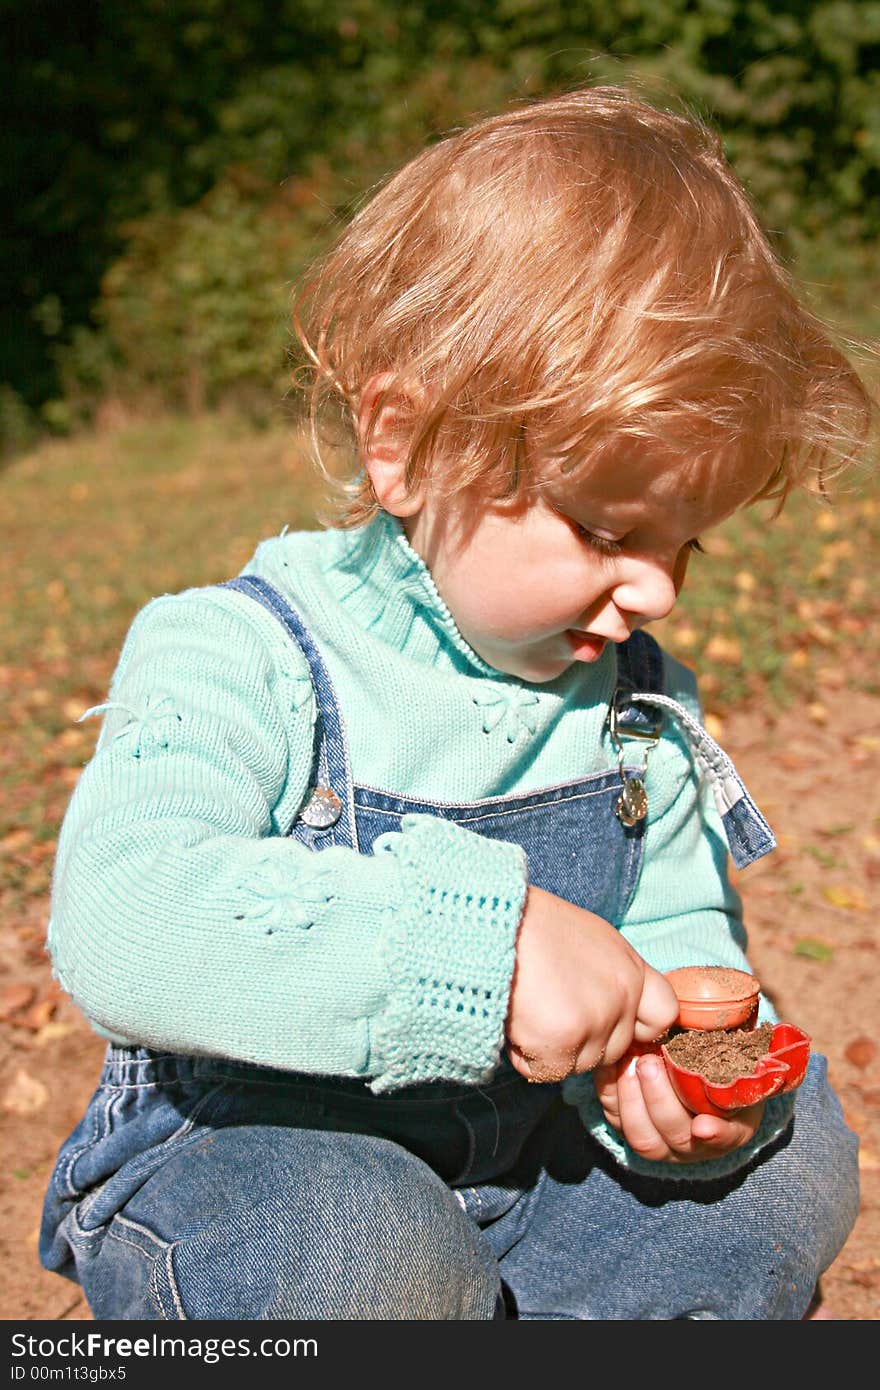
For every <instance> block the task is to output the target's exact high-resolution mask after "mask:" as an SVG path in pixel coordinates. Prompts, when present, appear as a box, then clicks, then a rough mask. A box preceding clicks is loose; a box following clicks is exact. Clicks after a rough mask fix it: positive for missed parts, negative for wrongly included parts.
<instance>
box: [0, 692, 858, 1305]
mask: <svg viewBox="0 0 880 1390" xmlns="http://www.w3.org/2000/svg"><path fill="white" fill-rule="evenodd" d="M826 680H827V687H826V688H823V689H820V691H819V692H818V697H817V699H816V701H815V702H814V703H813V704H811V705H810V707H809V710H807V711H805V710H804V709H803V708H800V707H798V708H795V709H793V710H791V711H788V712H786V713H785V714H784V715H783V716H782V717H781V718H780V719H779V720H778V722H776V723H775V725H770V724H769V723H768V722H767V721H766V719H763V718H762V717H760V716H757V715H756V714H755V713H754V712H751V713H745V712H743V713H740V714H737V715H735V716H731V717H729V718H728V719H725V720H724V723H723V727H722V728H721V729H720V730H719V731H718V732H719V734H720V737H721V739H722V741H723V743H724V746H725V747H726V748H727V750H728V751H729V752H730V754H731V755H732V757H733V758H734V759H735V761H736V762H737V765H738V767H739V770H740V772H741V774H742V775H743V777H744V780H745V781H746V784H747V785H748V786H749V789H750V790H751V791H752V793H753V795H754V796H755V799H756V800H757V802H758V805H759V806H760V807H761V809H762V810H763V811H764V813H765V814H766V816H767V818H768V819H769V820H770V822H771V824H772V825H773V827H774V829H775V831H776V833H777V838H778V840H779V849H778V850H777V851H776V852H775V853H774V854H772V855H770V856H768V857H767V858H766V859H764V860H761V861H759V862H758V863H757V864H755V865H753V866H752V867H751V868H749V869H748V870H746V871H745V872H743V873H742V874H740V875H739V876H738V878H737V886H738V888H739V890H740V892H741V893H742V896H743V899H744V903H745V912H746V921H747V924H748V926H749V932H750V938H751V958H752V964H753V968H754V970H755V973H756V974H757V975H758V977H759V978H760V980H761V982H762V984H763V986H764V988H765V990H766V992H767V993H768V994H769V995H770V996H771V997H772V998H773V999H774V1001H775V1003H776V1006H777V1008H778V1010H779V1012H780V1015H781V1017H782V1018H784V1019H787V1020H789V1021H790V1022H792V1023H796V1024H797V1025H798V1026H799V1027H801V1028H803V1029H805V1030H806V1031H807V1032H808V1033H809V1034H810V1035H811V1037H812V1040H813V1047H814V1049H815V1050H816V1051H821V1052H824V1053H825V1054H826V1055H827V1056H828V1058H829V1062H830V1070H831V1076H832V1079H833V1082H834V1084H835V1086H836V1088H837V1091H838V1094H839V1096H840V1099H841V1102H842V1104H843V1107H844V1111H845V1113H846V1116H847V1119H848V1121H849V1124H850V1126H851V1127H852V1128H853V1129H854V1130H855V1131H856V1132H857V1133H858V1134H859V1136H860V1140H861V1157H860V1163H861V1176H862V1208H861V1214H860V1216H859V1219H858V1221H857V1223H856V1226H855V1229H854V1230H853V1232H852V1235H851V1236H850V1239H849V1241H848V1242H847V1244H846V1246H845V1247H844V1249H843V1251H842V1252H841V1254H840V1255H839V1256H838V1258H837V1260H836V1261H835V1262H834V1264H833V1265H832V1266H831V1268H830V1269H829V1270H828V1271H827V1273H826V1275H825V1277H824V1279H823V1282H822V1296H823V1300H824V1308H825V1311H826V1312H827V1314H828V1315H829V1316H830V1317H832V1318H834V1319H837V1320H850V1321H869V1320H875V1319H876V1318H877V1316H878V1312H880V1048H878V1009H877V1000H878V990H877V966H878V948H880V932H878V922H877V915H876V903H877V897H878V892H877V890H878V885H880V775H878V774H880V699H877V698H873V697H871V696H868V695H862V694H859V693H858V692H852V691H848V690H845V689H843V688H842V686H843V676H842V673H841V677H840V679H839V680H838V679H835V673H834V672H833V671H827V672H826ZM45 916H46V908H45V903H44V902H37V903H34V904H33V906H32V908H31V909H30V911H29V918H28V920H27V921H24V922H22V921H19V922H6V923H4V924H3V927H2V928H0V936H2V951H0V1005H2V1011H3V1013H4V1015H5V1016H4V1018H3V1021H2V1022H0V1107H2V1108H0V1121H2V1137H0V1172H2V1173H3V1175H4V1179H5V1183H4V1189H3V1195H2V1198H0V1275H2V1277H0V1318H2V1319H5V1320H29V1319H51V1320H61V1319H80V1320H86V1319H89V1317H90V1313H89V1310H88V1308H87V1306H86V1304H85V1302H84V1300H83V1298H82V1296H81V1295H80V1294H79V1292H78V1289H77V1287H76V1286H75V1285H73V1284H70V1283H68V1282H67V1281H66V1280H63V1279H60V1278H59V1277H57V1276H56V1275H52V1274H47V1273H46V1272H45V1271H43V1270H42V1269H41V1267H40V1265H39V1263H38V1261H37V1253H36V1242H37V1227H38V1222H39V1215H40V1204H41V1200H42V1193H43V1189H44V1186H45V1182H46V1179H47V1176H48V1173H49V1170H50V1168H51V1165H52V1162H53V1159H54V1156H55V1153H56V1150H57V1147H58V1145H59V1143H60V1142H61V1140H62V1139H63V1138H64V1137H65V1136H66V1135H67V1133H68V1131H69V1130H70V1129H71V1128H72V1127H73V1125H74V1124H75V1123H76V1122H77V1120H78V1119H79V1116H80V1114H81V1111H82V1108H83V1106H84V1104H85V1102H86V1099H87V1097H88V1096H89V1094H90V1093H91V1091H92V1089H93V1087H94V1084H95V1081H96V1079H97V1075H98V1071H99V1067H100V1060H101V1054H102V1045H101V1043H100V1042H99V1040H98V1039H97V1038H96V1037H95V1035H94V1034H93V1033H92V1032H91V1030H90V1029H89V1027H88V1025H87V1024H86V1023H85V1021H84V1019H83V1018H82V1016H81V1015H80V1014H79V1012H78V1010H77V1009H76V1008H75V1006H74V1005H73V1004H72V1003H71V1002H70V1000H68V999H67V998H66V997H64V996H59V995H58V993H57V991H56V990H55V989H54V988H53V986H52V983H51V980H50V975H49V969H48V964H47V961H46V957H45V955H44V953H43V949H42V935H43V931H44V928H45Z"/></svg>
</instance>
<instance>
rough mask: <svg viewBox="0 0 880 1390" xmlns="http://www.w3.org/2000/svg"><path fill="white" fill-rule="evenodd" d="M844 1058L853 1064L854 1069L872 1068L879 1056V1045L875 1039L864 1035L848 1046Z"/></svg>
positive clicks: (854, 1039)
mask: <svg viewBox="0 0 880 1390" xmlns="http://www.w3.org/2000/svg"><path fill="white" fill-rule="evenodd" d="M844 1056H845V1057H846V1059H847V1061H848V1062H852V1064H853V1066H854V1067H867V1066H870V1064H871V1063H872V1062H873V1060H874V1058H875V1057H876V1056H877V1044H876V1043H875V1042H874V1041H873V1039H871V1038H867V1037H865V1036H864V1035H863V1036H861V1037H858V1038H853V1040H852V1042H851V1043H848V1044H847V1046H846V1048H845V1050H844Z"/></svg>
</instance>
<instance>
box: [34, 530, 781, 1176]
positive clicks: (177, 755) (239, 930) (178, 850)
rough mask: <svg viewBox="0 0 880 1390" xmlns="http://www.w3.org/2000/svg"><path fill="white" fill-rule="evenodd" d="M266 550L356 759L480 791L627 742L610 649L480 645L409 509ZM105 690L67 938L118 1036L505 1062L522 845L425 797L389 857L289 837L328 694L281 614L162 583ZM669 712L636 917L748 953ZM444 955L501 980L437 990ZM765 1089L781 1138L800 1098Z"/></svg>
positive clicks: (416, 1062) (721, 951)
mask: <svg viewBox="0 0 880 1390" xmlns="http://www.w3.org/2000/svg"><path fill="white" fill-rule="evenodd" d="M244 572H245V573H250V574H255V575H260V576H262V577H263V578H265V579H266V580H268V581H269V583H271V584H273V585H274V586H275V587H276V588H277V589H278V590H279V591H280V592H281V593H282V594H283V595H284V596H285V597H286V598H288V599H289V601H290V602H291V603H292V604H293V605H294V607H296V608H297V609H298V611H299V612H300V613H301V614H302V616H303V618H304V620H305V622H306V624H307V626H308V627H309V629H310V631H311V632H312V635H313V637H314V638H315V640H316V642H317V643H318V646H319V648H320V650H321V653H322V655H323V657H324V660H325V662H326V665H327V668H328V670H329V673H330V677H331V679H332V681H333V684H334V687H335V690H336V694H337V697H338V700H339V705H340V708H341V712H342V717H343V721H344V724H345V729H346V735H347V740H348V745H349V752H350V757H351V771H352V777H353V780H354V781H355V782H356V783H359V784H361V785H367V786H372V787H379V788H386V789H390V790H393V791H396V792H398V793H399V794H401V795H405V796H411V797H418V798H425V799H434V800H443V801H454V802H463V801H473V800H477V799H479V798H482V797H487V796H504V795H510V794H513V793H517V792H527V791H530V790H533V789H536V788H541V787H547V786H551V785H554V784H556V783H560V782H566V781H570V780H572V779H574V778H579V777H582V776H585V775H587V774H589V773H591V772H594V771H599V770H603V769H606V768H608V767H612V766H614V765H615V764H616V755H615V752H614V748H613V746H612V745H611V743H610V741H609V738H608V735H607V730H606V729H605V727H604V725H605V716H606V713H607V707H608V701H609V699H610V697H611V694H612V690H613V686H614V675H615V655H614V651H613V650H612V649H609V650H607V651H606V652H605V653H604V654H603V656H602V658H601V659H600V660H599V661H598V662H596V663H595V664H593V665H582V664H578V665H574V666H572V667H571V668H570V670H568V671H567V672H566V673H565V674H564V675H563V676H561V677H560V678H559V679H558V680H556V681H554V682H552V683H549V684H546V685H533V686H530V685H527V684H525V683H523V682H520V681H518V680H516V679H515V678H512V677H508V676H504V675H501V674H499V673H498V672H497V671H495V670H493V669H491V668H490V667H488V666H487V665H486V664H485V663H484V662H483V661H482V660H481V659H480V658H479V657H478V656H477V655H476V654H475V653H474V652H473V651H472V650H471V648H470V647H469V646H468V645H467V644H466V643H465V641H464V640H463V638H462V637H461V635H460V633H459V632H458V630H457V628H456V625H455V622H454V620H453V618H452V616H451V614H450V613H449V611H448V609H447V608H446V606H445V604H444V603H443V601H442V599H441V598H440V596H439V594H438V592H437V590H436V588H435V586H434V584H433V582H432V580H431V577H430V575H429V573H428V571H427V570H426V568H425V566H424V565H423V563H422V561H421V560H420V559H419V558H418V556H417V555H416V554H415V553H414V552H413V551H412V549H411V548H410V546H409V544H408V543H407V541H406V538H405V536H404V535H403V533H402V531H401V529H400V527H399V525H398V523H397V522H396V521H394V520H392V519H391V518H389V517H386V516H380V517H379V518H378V519H377V520H376V521H374V522H373V523H372V524H371V525H370V526H368V527H366V528H363V529H361V530H359V531H354V532H350V531H334V530H328V531H320V532H319V531H316V532H303V533H295V534H284V533H282V535H281V536H279V537H277V538H273V539H271V540H268V541H265V542H264V543H263V544H262V545H260V546H259V547H258V549H257V551H256V554H255V556H254V558H253V560H252V561H251V562H250V563H249V564H248V566H247V567H246V570H245V571H244ZM667 690H668V693H669V694H670V695H672V696H673V697H674V698H676V699H678V700H679V701H681V702H682V703H683V704H685V705H686V706H687V707H689V708H690V710H691V711H693V712H695V713H697V712H698V704H697V697H696V690H695V685H694V680H693V677H692V675H691V674H690V672H688V671H687V670H686V669H685V668H684V667H682V666H680V665H679V664H678V663H676V662H674V661H672V660H671V659H667ZM95 712H103V713H104V715H105V718H104V722H103V727H102V730H101V734H100V737H99V740H98V744H97V747H96V750H95V754H94V756H93V758H92V760H91V762H90V763H89V765H88V766H87V767H86V768H85V770H84V772H83V774H82V776H81V778H80V780H79V783H78V785H77V787H76V790H75V792H74V794H73V797H72V799H71V803H70V806H69V808H68V811H67V814H66V817H65V820H64V824H63V827H62V832H61V836H60V840H59V847H58V854H57V859H56V866H55V874H54V883H53V894H52V909H51V921H50V927H49V948H50V951H51V954H52V957H53V961H54V965H55V969H56V972H57V975H58V978H59V980H60V982H61V984H62V985H63V987H64V988H65V989H66V990H67V991H68V992H69V993H70V995H71V996H72V997H73V998H74V1000H75V1001H76V1002H77V1003H78V1005H79V1006H80V1007H81V1009H82V1010H83V1012H84V1013H85V1014H86V1016H87V1017H88V1018H89V1019H90V1020H91V1022H92V1024H93V1026H94V1027H95V1029H96V1030H97V1031H98V1032H99V1033H100V1034H101V1035H103V1036H105V1037H107V1038H108V1039H111V1040H113V1041H117V1042H134V1043H137V1044H140V1045H144V1046H147V1047H150V1048H155V1049H161V1050H171V1051H175V1052H183V1053H205V1054H215V1055H222V1056H228V1057H232V1058H236V1059H240V1060H245V1061H249V1062H254V1063H260V1064H264V1065H267V1066H273V1067H280V1068H284V1069H290V1070H296V1071H306V1072H313V1073H325V1074H333V1075H346V1076H363V1077H364V1078H368V1079H369V1080H370V1083H371V1085H372V1087H373V1089H374V1090H376V1091H384V1090H390V1089H393V1088H396V1087H400V1086H403V1085H406V1084H408V1083H413V1082H424V1081H431V1080H437V1079H446V1080H452V1081H459V1082H464V1083H479V1082H480V1081H481V1080H484V1079H485V1078H486V1077H487V1076H488V1075H489V1074H490V1073H491V1071H492V1070H493V1068H494V1067H495V1065H496V1064H497V1062H498V1060H499V1057H500V1053H501V1049H502V1046H503V1042H504V1034H503V1028H504V1019H505V1015H506V1011H507V1003H508V995H509V989H510V981H511V976H512V972H513V965H514V947H515V938H516V932H517V927H518V924H519V919H520V915H521V912H522V907H523V902H524V896H525V891H526V885H527V882H528V865H527V863H526V860H525V855H524V853H523V851H522V850H521V849H520V848H519V847H518V846H516V845H511V844H506V843H502V842H500V841H496V840H489V839H486V838H484V837H481V836H479V835H477V834H475V833H473V832H471V831H468V830H465V829H463V828H461V827H459V826H456V825H453V824H451V823H450V822H448V821H445V820H441V819H439V818H435V817H432V816H422V815H418V816H410V817H407V818H405V819H404V820H403V822H402V824H401V829H400V832H399V833H393V834H387V835H384V836H383V837H381V839H380V840H379V841H378V842H377V844H376V846H375V847H374V851H373V853H371V854H365V855H359V854H357V853H356V852H354V851H353V850H349V849H346V848H342V847H334V848H329V849H327V850H324V851H322V852H321V853H320V854H315V853H313V852H311V851H309V850H308V849H307V848H306V847H304V846H302V845H300V844H298V843H297V842H296V841H294V840H293V839H291V838H289V837H288V836H287V835H286V832H287V830H288V829H289V827H290V825H291V823H292V821H293V819H294V817H295V815H296V814H297V811H298V809H299V808H300V806H301V805H302V803H303V800H304V797H305V795H306V793H307V790H308V778H309V773H310V769H311V761H312V741H313V726H314V719H315V704H314V698H313V692H312V686H311V681H310V677H309V672H308V667H307V665H306V663H305V660H304V658H303V657H302V655H301V653H300V652H299V650H298V648H296V647H295V646H294V645H293V643H292V642H291V640H290V639H289V638H288V637H287V636H286V634H285V632H284V630H283V629H282V627H281V625H280V624H279V623H278V622H277V620H276V619H275V618H274V617H273V616H272V615H271V614H269V613H268V612H266V611H265V609H263V608H262V607H261V606H260V605H259V604H257V603H255V602H253V600H252V599H250V598H249V597H247V596H246V595H243V594H241V593H239V592H236V591H234V590H229V589H220V588H213V587H212V588H203V589H191V590H188V591H186V592H184V593H182V594H177V595H167V594H166V595H163V596H162V597H160V598H157V599H154V600H153V601H152V602H151V603H150V604H148V605H147V607H146V608H145V609H144V610H143V611H142V612H141V613H139V614H138V616H137V617H136V619H135V621H134V623H133V624H132V627H131V630H130V632H129V635H128V637H127V639H126V642H125V645H124V648H123V651H122V654H121V656H120V660H119V664H118V667H117V670H116V673H115V675H114V678H113V682H112V686H111V690H110V693H109V699H108V702H107V704H106V705H104V706H101V707H99V710H98V711H95ZM667 724H668V729H667V732H666V735H665V736H664V738H663V739H662V741H661V743H660V745H659V747H657V748H656V749H655V750H654V752H653V753H652V755H651V760H650V767H649V772H648V787H649V793H650V809H649V820H648V825H647V831H646V842H645V843H646V852H645V858H644V864H643V868H642V872H641V877H640V881H639V884H638V888H637V891H636V893H635V896H634V899H633V901H632V904H631V906H630V909H629V911H628V913H627V915H626V919H625V920H624V921H622V922H621V923H619V926H620V929H621V931H622V932H623V933H624V935H625V936H626V938H627V939H628V940H629V941H630V942H631V943H632V945H633V946H634V947H635V948H636V950H638V951H639V952H640V953H641V954H642V955H643V956H644V957H645V958H646V959H647V960H648V961H649V962H650V963H651V964H652V965H654V966H656V967H657V968H658V969H659V970H667V969H671V968H673V967H675V966H680V965H687V964H693V963H695V962H700V963H704V962H717V963H720V964H726V965H732V966H735V967H738V968H744V967H745V968H748V967H747V964H746V961H745V956H744V954H743V951H744V945H745V937H744V933H743V929H742V925H741V921H740V915H739V901H738V898H737V896H736V894H735V893H734V891H733V890H732V888H731V887H730V885H729V884H728V882H727V877H726V842H725V840H724V834H723V830H722V829H721V826H720V822H719V820H718V816H717V813H716V811H715V808H714V805H713V800H712V797H711V795H710V794H708V793H707V789H706V788H703V787H701V785H700V782H699V779H698V776H697V774H696V773H695V770H694V766H693V761H692V758H691V755H690V752H689V749H688V745H687V742H686V740H685V739H684V737H683V736H682V735H681V734H680V732H679V731H677V730H676V728H675V725H674V721H667ZM429 904H430V907H431V912H430V915H429V914H428V913H427V911H426V908H427V906H428V905H429ZM429 922H430V928H429V925H428V924H429ZM269 927H271V928H272V930H271V931H270V930H267V928H269ZM426 978H429V979H431V980H437V981H441V982H445V983H451V984H452V985H454V986H455V987H456V988H459V989H461V991H462V996H461V997H466V998H467V999H468V1000H478V1001H479V1005H478V1006H476V1005H475V1006H472V1007H468V1008H466V1009H464V1010H462V1011H460V1012H457V1011H444V1010H442V1009H438V1008H436V1007H435V1006H434V1003H433V1002H432V998H431V996H430V994H427V993H426V991H425V990H424V988H423V982H424V980H425V979H426ZM765 1016H772V1015H770V1013H769V1009H768V1007H767V1006H765ZM567 1098H568V1099H570V1100H571V1101H572V1103H574V1104H576V1105H578V1107H579V1109H580V1110H581V1113H582V1115H583V1118H584V1121H585V1123H587V1124H588V1126H589V1127H590V1129H591V1130H593V1132H594V1133H595V1134H596V1136H597V1137H598V1138H599V1139H600V1140H601V1141H602V1142H603V1143H605V1144H606V1146H607V1147H609V1148H611V1149H612V1151H614V1152H615V1154H616V1156H617V1157H618V1158H619V1159H620V1161H621V1162H624V1163H629V1164H630V1165H632V1166H636V1167H640V1166H641V1167H644V1166H646V1165H645V1164H644V1163H643V1161H641V1160H638V1159H637V1158H636V1157H635V1156H634V1155H632V1154H631V1153H630V1152H629V1151H628V1150H627V1149H626V1147H625V1146H624V1145H622V1144H621V1143H620V1141H619V1139H618V1137H617V1136H616V1135H615V1134H614V1132H613V1131H611V1130H610V1129H609V1128H608V1127H607V1126H606V1125H605V1124H604V1121H603V1120H602V1117H601V1113H600V1112H598V1110H597V1108H596V1105H595V1100H594V1096H593V1094H592V1086H591V1083H590V1081H589V1078H578V1079H577V1080H573V1081H571V1082H569V1083H567ZM768 1111H771V1112H772V1114H771V1117H770V1118H771V1119H772V1123H769V1124H765V1126H764V1128H763V1129H762V1132H761V1135H760V1136H759V1140H758V1142H759V1143H763V1142H766V1141H767V1139H768V1138H769V1137H771V1135H772V1134H775V1133H777V1132H778V1130H779V1128H780V1125H781V1124H782V1123H783V1122H784V1120H785V1119H786V1117H787V1115H788V1113H790V1112H789V1110H788V1108H787V1107H785V1106H782V1107H780V1106H778V1105H777V1106H776V1107H775V1109H774V1108H773V1107H772V1103H771V1106H768ZM753 1147H754V1146H749V1150H748V1152H747V1151H745V1150H740V1151H738V1155H734V1156H731V1160H729V1161H724V1160H722V1161H721V1162H722V1163H725V1164H726V1165H727V1166H729V1164H730V1162H731V1161H732V1162H734V1163H740V1162H744V1161H745V1160H746V1159H747V1158H748V1156H749V1155H750V1153H751V1152H752V1151H753ZM657 1166H658V1165H656V1164H649V1165H647V1168H648V1169H649V1170H650V1171H652V1172H653V1171H655V1170H656V1169H657ZM699 1166H700V1167H702V1168H705V1169H706V1172H707V1176H709V1175H711V1176H715V1175H717V1174H718V1172H719V1166H718V1164H717V1163H715V1164H706V1165H699ZM664 1169H665V1171H666V1172H667V1175H669V1176H684V1175H685V1174H689V1175H690V1176H694V1175H695V1169H694V1168H693V1167H688V1168H687V1169H675V1170H672V1169H669V1168H667V1167H666V1166H665V1165H664Z"/></svg>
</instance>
